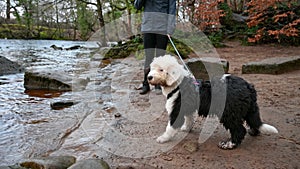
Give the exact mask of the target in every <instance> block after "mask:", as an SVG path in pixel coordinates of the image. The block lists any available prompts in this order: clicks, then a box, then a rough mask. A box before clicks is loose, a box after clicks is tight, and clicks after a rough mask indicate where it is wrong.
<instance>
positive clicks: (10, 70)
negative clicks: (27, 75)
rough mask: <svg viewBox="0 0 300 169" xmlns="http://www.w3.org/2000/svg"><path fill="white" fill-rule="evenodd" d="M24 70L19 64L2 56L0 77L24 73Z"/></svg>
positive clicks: (0, 58)
mask: <svg viewBox="0 0 300 169" xmlns="http://www.w3.org/2000/svg"><path fill="white" fill-rule="evenodd" d="M23 71H24V69H23V68H22V66H20V65H19V64H17V63H15V62H13V61H11V60H9V59H6V58H5V57H3V56H0V76H2V75H6V74H14V73H20V72H23Z"/></svg>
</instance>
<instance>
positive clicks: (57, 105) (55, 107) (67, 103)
mask: <svg viewBox="0 0 300 169" xmlns="http://www.w3.org/2000/svg"><path fill="white" fill-rule="evenodd" d="M77 103H78V102H74V101H58V102H54V103H51V104H50V106H51V108H52V109H53V110H62V109H64V108H68V107H71V106H73V105H75V104H77Z"/></svg>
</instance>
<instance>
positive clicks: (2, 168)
mask: <svg viewBox="0 0 300 169" xmlns="http://www.w3.org/2000/svg"><path fill="white" fill-rule="evenodd" d="M0 169H26V168H24V167H21V166H18V165H14V166H0Z"/></svg>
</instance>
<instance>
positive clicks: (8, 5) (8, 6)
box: [6, 0, 10, 20]
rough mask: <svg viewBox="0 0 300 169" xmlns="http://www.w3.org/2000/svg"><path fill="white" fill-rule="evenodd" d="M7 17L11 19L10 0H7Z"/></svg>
mask: <svg viewBox="0 0 300 169" xmlns="http://www.w3.org/2000/svg"><path fill="white" fill-rule="evenodd" d="M6 19H7V20H10V0H6Z"/></svg>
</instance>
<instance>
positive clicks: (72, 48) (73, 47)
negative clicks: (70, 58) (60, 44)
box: [65, 45, 81, 50]
mask: <svg viewBox="0 0 300 169" xmlns="http://www.w3.org/2000/svg"><path fill="white" fill-rule="evenodd" d="M80 48H81V46H80V45H75V46H71V47H69V48H65V49H66V50H76V49H80Z"/></svg>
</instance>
